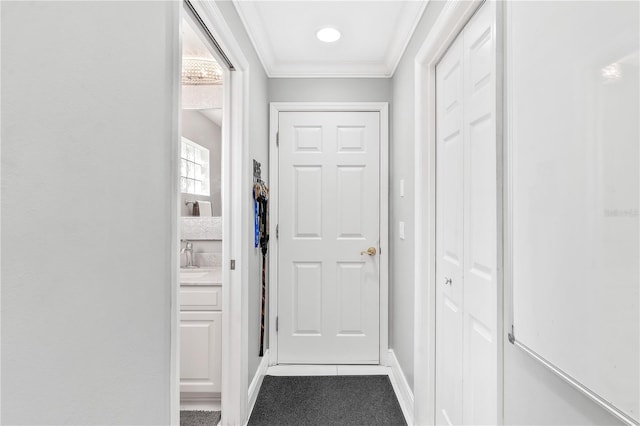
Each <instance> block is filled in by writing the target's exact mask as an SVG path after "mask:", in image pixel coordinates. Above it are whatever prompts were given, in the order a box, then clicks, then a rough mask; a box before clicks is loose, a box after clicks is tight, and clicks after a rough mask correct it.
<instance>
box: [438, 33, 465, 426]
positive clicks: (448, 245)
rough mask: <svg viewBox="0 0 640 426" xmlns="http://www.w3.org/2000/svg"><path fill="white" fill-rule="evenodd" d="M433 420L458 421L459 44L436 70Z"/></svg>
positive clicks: (460, 319)
mask: <svg viewBox="0 0 640 426" xmlns="http://www.w3.org/2000/svg"><path fill="white" fill-rule="evenodd" d="M436 87H437V89H436V90H437V98H436V126H437V132H436V143H437V145H436V152H437V154H436V174H437V175H436V182H437V188H436V223H437V228H436V325H437V332H436V422H437V423H438V424H460V423H461V422H462V337H461V336H462V328H463V316H462V315H463V310H464V304H463V303H464V301H463V281H462V276H463V274H462V266H463V263H462V262H463V229H462V226H463V216H462V213H463V135H462V127H463V121H462V119H463V109H462V108H463V74H462V41H461V40H457V41H456V42H454V43H453V45H452V46H451V47H450V48H449V51H448V52H447V54H446V55H445V56H444V58H443V59H442V61H441V62H440V63H439V64H438V66H437V67H436Z"/></svg>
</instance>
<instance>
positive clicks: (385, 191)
mask: <svg viewBox="0 0 640 426" xmlns="http://www.w3.org/2000/svg"><path fill="white" fill-rule="evenodd" d="M302 111H310V112H354V111H357V112H379V113H380V206H379V209H380V243H379V247H380V257H379V259H380V336H379V337H380V354H379V356H380V361H379V363H380V365H384V366H388V365H389V363H388V352H389V104H388V103H387V102H271V103H270V118H269V119H270V125H269V186H270V188H269V197H270V203H269V235H271V238H270V239H269V246H270V248H269V253H270V256H269V354H270V356H269V365H276V364H278V334H277V331H276V316H277V315H278V249H279V247H278V244H279V241H278V239H277V238H276V226H277V224H278V217H279V216H278V197H279V192H278V191H279V188H278V172H279V167H280V165H279V158H278V146H277V138H278V122H279V114H280V112H302Z"/></svg>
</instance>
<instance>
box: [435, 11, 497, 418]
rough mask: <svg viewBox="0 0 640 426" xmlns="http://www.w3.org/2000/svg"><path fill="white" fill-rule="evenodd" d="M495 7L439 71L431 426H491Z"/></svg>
mask: <svg viewBox="0 0 640 426" xmlns="http://www.w3.org/2000/svg"><path fill="white" fill-rule="evenodd" d="M495 51H496V49H495V3H493V2H487V3H485V5H483V6H482V7H481V8H480V10H479V11H478V12H477V13H476V15H475V16H474V17H473V18H472V19H471V20H470V21H469V23H468V24H467V26H466V27H465V29H464V30H463V31H462V33H461V34H460V36H458V38H457V39H456V41H455V42H454V43H453V44H452V45H451V47H450V48H449V50H448V51H447V53H446V54H445V56H444V57H443V59H442V60H441V61H440V63H439V64H438V66H437V67H436V129H437V130H436V141H437V142H436V143H437V146H436V168H437V170H436V179H437V182H436V285H437V289H436V402H435V403H436V419H435V420H436V423H438V424H451V425H453V424H497V422H498V420H499V417H498V383H497V378H498V362H499V360H498V351H497V349H498V336H499V335H498V306H497V298H498V294H497V274H496V265H497V241H498V234H497V172H496V166H497V164H496V154H497V153H496V117H495V109H496V103H495V99H496V80H495V63H496V56H495Z"/></svg>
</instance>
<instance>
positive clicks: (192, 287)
mask: <svg viewBox="0 0 640 426" xmlns="http://www.w3.org/2000/svg"><path fill="white" fill-rule="evenodd" d="M212 272H215V271H212V270H209V271H203V270H199V271H198V273H191V274H189V273H185V274H182V273H181V279H180V281H181V284H180V400H181V402H183V403H187V402H200V403H206V402H208V401H212V402H215V401H216V400H217V401H219V399H220V375H221V372H220V371H221V362H222V360H221V344H222V327H221V321H222V312H221V310H222V285H221V283H220V282H219V281H220V280H219V279H218V280H216V279H215V277H214V276H215V275H216V274H215V273H212ZM189 275H191V277H189ZM218 276H219V273H218ZM216 281H217V282H216Z"/></svg>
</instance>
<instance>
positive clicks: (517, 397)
mask: <svg viewBox="0 0 640 426" xmlns="http://www.w3.org/2000/svg"><path fill="white" fill-rule="evenodd" d="M443 4H444V3H443V2H441V1H436V0H431V1H430V2H429V4H428V5H427V8H426V10H425V13H424V15H423V17H422V19H421V21H420V23H419V25H418V27H417V29H416V32H415V34H414V36H413V38H412V40H411V43H410V45H409V47H408V48H407V50H406V52H405V54H404V56H403V58H402V60H401V63H400V66H399V67H398V69H397V71H396V73H395V75H394V77H393V102H394V108H393V115H392V129H393V132H392V153H393V154H392V159H393V162H392V164H391V181H392V187H391V188H392V194H391V200H392V205H391V221H392V224H393V225H392V226H391V229H392V232H393V231H394V230H395V229H396V228H397V221H399V220H404V221H405V223H406V233H407V240H405V241H398V239H397V236H395V235H394V234H392V241H393V242H394V245H393V246H392V250H393V252H392V253H393V255H392V264H391V271H393V276H392V277H393V278H392V280H393V282H394V283H397V285H395V287H394V288H395V290H394V291H395V296H394V300H393V305H392V318H391V324H392V327H393V334H392V335H393V340H392V346H393V347H394V350H395V352H396V355H397V357H398V359H399V361H400V364H401V367H402V368H403V370H404V372H405V374H406V375H407V379H408V380H409V383H410V384H413V383H414V382H415V381H416V380H426V378H425V379H421V378H419V377H413V374H412V371H413V369H412V364H413V341H412V338H413V335H412V332H413V310H412V306H413V294H414V293H413V291H414V287H413V286H414V282H413V264H412V259H413V256H412V250H413V241H412V235H413V234H412V229H413V225H414V223H415V222H414V217H413V202H414V200H413V198H412V194H413V191H414V187H415V185H420V184H421V183H420V182H414V170H413V164H414V160H413V138H414V131H413V129H414V112H415V109H414V101H415V88H414V60H415V55H416V52H417V49H418V48H419V47H420V46H421V45H422V43H423V42H424V40H425V39H426V37H427V35H428V33H429V31H430V29H431V27H432V25H433V22H434V19H436V18H437V15H438V14H439V13H440V12H441V10H442V7H443ZM400 178H405V179H407V181H406V184H405V193H406V195H405V198H398V196H397V188H398V180H399V179H400ZM398 283H399V284H398ZM408 330H411V335H409V332H408ZM504 346H505V350H504V388H505V398H504V414H505V417H504V422H505V424H508V425H515V424H547V425H588V424H593V425H605V424H609V425H610V424H618V422H617V421H616V420H615V418H613V417H612V416H610V415H609V414H608V413H607V412H605V411H604V410H603V409H602V408H600V407H599V406H598V405H596V404H595V403H593V402H592V401H591V400H589V399H588V398H586V397H585V396H583V395H582V394H581V393H580V392H578V391H576V390H575V389H574V388H573V387H571V386H570V385H568V384H567V383H566V382H564V381H563V380H561V379H560V378H558V377H557V376H556V375H555V374H553V373H552V372H551V371H549V370H548V369H547V368H545V367H543V366H542V365H541V364H540V363H538V362H537V361H534V360H533V359H531V358H530V357H529V356H528V355H526V354H524V353H522V351H520V350H519V349H517V348H515V347H514V346H513V345H511V344H509V343H508V342H505V345H504Z"/></svg>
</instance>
